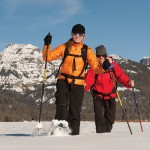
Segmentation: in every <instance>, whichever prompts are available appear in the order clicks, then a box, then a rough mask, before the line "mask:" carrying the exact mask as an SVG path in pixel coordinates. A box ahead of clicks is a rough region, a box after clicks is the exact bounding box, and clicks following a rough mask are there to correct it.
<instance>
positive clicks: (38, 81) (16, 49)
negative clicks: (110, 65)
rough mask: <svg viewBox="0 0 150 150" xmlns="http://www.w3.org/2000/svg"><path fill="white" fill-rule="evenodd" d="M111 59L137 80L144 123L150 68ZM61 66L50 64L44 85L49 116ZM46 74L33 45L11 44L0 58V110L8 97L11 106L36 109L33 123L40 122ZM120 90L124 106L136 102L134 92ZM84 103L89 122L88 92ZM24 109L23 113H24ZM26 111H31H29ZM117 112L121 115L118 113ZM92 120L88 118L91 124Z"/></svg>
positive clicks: (149, 96)
mask: <svg viewBox="0 0 150 150" xmlns="http://www.w3.org/2000/svg"><path fill="white" fill-rule="evenodd" d="M111 56H112V57H113V59H114V60H115V61H116V62H117V63H118V64H119V65H120V66H121V67H122V68H123V70H124V71H125V72H126V73H127V74H128V75H129V76H130V77H131V78H132V79H134V80H135V83H136V86H135V90H136V94H137V96H138V101H139V103H140V104H141V109H143V110H142V111H143V113H142V116H143V118H144V119H148V118H149V114H150V113H149V108H148V106H150V95H149V93H148V92H146V90H149V88H150V87H149V85H150V77H149V73H150V65H144V64H140V63H138V62H134V61H132V60H127V59H124V58H122V57H120V56H117V55H115V54H112V55H111ZM60 62H61V59H58V60H55V61H52V62H51V63H48V64H47V80H46V83H45V95H44V100H43V104H44V106H43V107H44V113H45V114H47V112H48V111H50V112H49V113H50V114H51V115H52V114H54V111H55V110H54V109H55V108H54V107H55V106H53V108H52V109H51V110H49V107H52V105H54V102H55V98H54V95H55V91H56V89H55V84H56V78H55V73H56V72H57V70H58V67H59V64H60ZM43 72H44V61H43V59H42V52H41V51H40V50H39V48H38V47H36V46H33V45H31V44H27V45H25V44H9V45H8V46H7V47H6V49H4V51H3V52H1V54H0V96H1V99H3V102H2V101H1V105H0V106H1V107H3V105H2V104H4V103H5V102H6V101H4V99H5V97H7V100H8V103H11V102H12V99H13V101H15V102H17V103H19V104H21V105H23V107H25V108H26V107H29V106H30V107H31V106H33V107H34V108H36V110H35V111H36V114H35V112H33V114H34V115H32V113H31V115H30V119H31V118H32V117H33V116H34V117H33V118H36V119H37V116H38V115H37V111H38V110H37V109H38V108H37V107H39V106H40V101H41V91H42V87H41V86H42V83H43ZM118 90H119V92H120V94H121V95H122V98H123V99H124V103H125V104H128V105H129V104H130V101H128V99H133V97H132V96H133V95H132V91H131V90H127V89H125V88H123V87H122V86H121V85H119V86H118ZM84 99H85V100H84V104H83V108H82V110H83V111H82V112H83V113H82V114H84V115H82V118H83V119H84V118H87V119H88V118H89V116H90V115H89V116H86V115H87V114H89V113H88V111H91V112H92V111H93V110H92V107H91V105H92V100H91V95H90V93H89V92H87V93H85V98H84ZM15 102H14V103H15ZM15 104H16V103H15ZM19 104H17V105H19ZM10 106H11V107H9V109H10V108H11V109H10V110H12V108H13V107H14V106H13V105H12V104H11V105H10ZM36 106H37V107H36ZM5 107H6V108H7V107H8V106H7V105H6V106H5ZM23 107H22V109H24V108H23ZM33 107H32V109H33ZM133 107H134V106H133V100H132V107H130V108H129V109H128V108H126V109H127V111H129V112H130V111H131V110H130V109H131V108H132V109H133ZM16 109H17V108H16ZM26 109H27V108H26ZM26 111H29V110H28V109H27V110H26ZM117 111H119V109H118V110H117ZM147 113H148V114H147ZM92 115H93V114H92ZM85 116H86V117H85ZM20 118H21V117H20ZM47 118H48V119H49V117H44V119H45V120H46V119H47ZM91 118H92V116H91ZM91 118H89V120H90V119H91ZM117 118H118V119H120V118H121V116H118V117H117ZM130 118H135V114H134V115H131V113H130ZM7 119H8V118H7ZM28 119H29V118H28ZM8 120H9V119H8Z"/></svg>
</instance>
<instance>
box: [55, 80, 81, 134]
mask: <svg viewBox="0 0 150 150" xmlns="http://www.w3.org/2000/svg"><path fill="white" fill-rule="evenodd" d="M56 88H57V91H56V95H55V97H56V115H55V119H58V120H66V121H68V124H69V127H70V128H71V131H72V133H71V134H72V135H78V134H79V132H80V112H81V106H82V102H83V96H84V86H82V85H71V84H68V82H66V80H60V79H58V80H57V84H56Z"/></svg>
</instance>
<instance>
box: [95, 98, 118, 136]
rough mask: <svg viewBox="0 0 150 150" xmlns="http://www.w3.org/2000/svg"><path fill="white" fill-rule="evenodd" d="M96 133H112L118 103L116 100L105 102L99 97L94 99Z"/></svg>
mask: <svg viewBox="0 0 150 150" xmlns="http://www.w3.org/2000/svg"><path fill="white" fill-rule="evenodd" d="M93 104H94V113H95V125H96V133H105V132H111V130H112V127H113V124H114V121H115V111H116V102H115V98H111V99H109V100H104V99H102V98H100V97H98V96H95V97H94V98H93Z"/></svg>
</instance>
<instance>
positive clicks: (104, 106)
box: [84, 45, 134, 133]
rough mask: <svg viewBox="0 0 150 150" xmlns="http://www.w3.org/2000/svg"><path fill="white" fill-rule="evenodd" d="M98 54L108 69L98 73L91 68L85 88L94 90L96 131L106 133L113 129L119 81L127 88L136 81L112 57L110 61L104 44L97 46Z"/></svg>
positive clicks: (101, 62) (102, 63)
mask: <svg viewBox="0 0 150 150" xmlns="http://www.w3.org/2000/svg"><path fill="white" fill-rule="evenodd" d="M96 56H97V58H98V60H99V62H100V64H101V65H102V66H103V69H104V70H106V71H105V72H104V73H102V74H98V75H96V74H95V72H94V71H93V70H92V68H90V69H89V70H88V72H87V74H86V78H85V81H86V86H85V89H84V90H85V92H86V91H88V90H91V92H92V96H93V104H94V113H95V125H96V132H97V133H104V132H110V131H111V130H112V127H113V124H114V121H115V110H116V102H115V98H116V96H117V94H116V89H117V81H118V82H119V83H121V84H122V85H124V86H125V87H127V88H131V87H133V86H134V81H133V80H130V79H129V77H128V76H127V75H126V74H125V73H124V71H123V70H122V69H121V67H120V66H119V65H118V64H117V63H116V62H114V61H112V60H111V59H110V60H111V61H112V63H110V62H109V60H108V59H109V57H107V51H106V48H105V47H104V46H103V45H100V46H98V47H96Z"/></svg>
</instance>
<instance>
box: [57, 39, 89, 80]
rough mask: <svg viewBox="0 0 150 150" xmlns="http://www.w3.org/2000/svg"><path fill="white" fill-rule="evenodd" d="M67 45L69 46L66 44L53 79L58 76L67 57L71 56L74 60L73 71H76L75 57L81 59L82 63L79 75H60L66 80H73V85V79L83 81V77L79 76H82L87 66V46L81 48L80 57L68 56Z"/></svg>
mask: <svg viewBox="0 0 150 150" xmlns="http://www.w3.org/2000/svg"><path fill="white" fill-rule="evenodd" d="M68 45H69V44H68V42H67V43H66V48H65V51H64V57H63V59H62V62H61V64H60V65H59V69H58V72H57V74H56V76H55V78H57V76H58V74H59V71H60V68H61V66H62V64H63V63H64V61H65V59H66V57H67V56H72V57H74V60H73V67H74V70H76V64H75V58H76V57H82V59H83V62H84V66H83V68H82V70H81V73H80V74H79V75H78V76H72V75H68V74H65V73H61V75H62V76H64V77H65V79H66V80H67V78H71V79H73V80H72V83H74V81H75V79H84V77H81V75H82V73H83V71H84V70H86V69H87V66H88V64H87V61H86V59H87V49H88V46H87V45H86V44H83V47H82V48H81V55H75V54H69V51H68Z"/></svg>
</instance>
